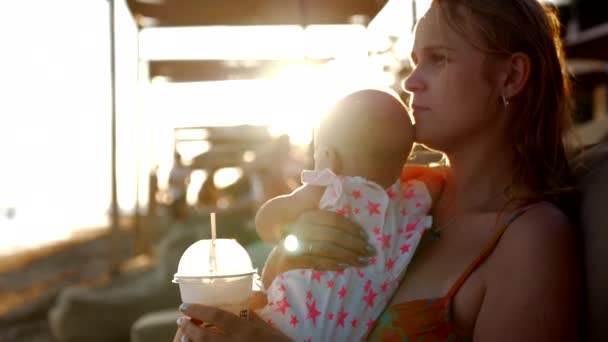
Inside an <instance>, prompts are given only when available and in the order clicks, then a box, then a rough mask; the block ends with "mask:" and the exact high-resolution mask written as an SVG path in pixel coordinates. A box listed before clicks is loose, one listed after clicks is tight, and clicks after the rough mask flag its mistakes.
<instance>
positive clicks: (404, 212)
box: [401, 208, 407, 216]
mask: <svg viewBox="0 0 608 342" xmlns="http://www.w3.org/2000/svg"><path fill="white" fill-rule="evenodd" d="M401 215H402V216H406V215H407V209H405V208H403V209H401Z"/></svg>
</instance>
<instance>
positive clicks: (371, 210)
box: [366, 201, 380, 216]
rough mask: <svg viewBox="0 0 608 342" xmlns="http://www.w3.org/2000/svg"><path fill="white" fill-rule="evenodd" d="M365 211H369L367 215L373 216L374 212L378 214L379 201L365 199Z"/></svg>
mask: <svg viewBox="0 0 608 342" xmlns="http://www.w3.org/2000/svg"><path fill="white" fill-rule="evenodd" d="M366 208H367V211H368V212H369V216H373V215H374V214H376V215H380V203H374V202H372V201H367V207H366Z"/></svg>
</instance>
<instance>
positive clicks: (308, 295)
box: [306, 291, 312, 299]
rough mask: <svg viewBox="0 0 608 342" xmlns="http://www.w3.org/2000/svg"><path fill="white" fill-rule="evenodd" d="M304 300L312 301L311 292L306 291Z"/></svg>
mask: <svg viewBox="0 0 608 342" xmlns="http://www.w3.org/2000/svg"><path fill="white" fill-rule="evenodd" d="M306 298H307V299H312V292H310V291H306Z"/></svg>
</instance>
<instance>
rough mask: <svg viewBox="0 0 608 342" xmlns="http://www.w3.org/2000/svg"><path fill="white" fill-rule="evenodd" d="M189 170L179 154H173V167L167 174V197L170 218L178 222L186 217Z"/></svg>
mask: <svg viewBox="0 0 608 342" xmlns="http://www.w3.org/2000/svg"><path fill="white" fill-rule="evenodd" d="M190 173H191V169H190V167H189V166H187V165H185V164H184V161H183V159H182V156H181V154H180V153H179V152H177V151H176V152H174V154H173V166H172V167H171V171H170V172H169V196H170V201H171V202H170V203H171V204H170V208H171V216H172V217H173V218H174V219H175V220H178V221H181V220H183V219H185V217H186V215H187V210H188V207H187V204H186V193H187V191H188V185H189V184H190Z"/></svg>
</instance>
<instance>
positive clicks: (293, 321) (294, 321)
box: [289, 315, 300, 328]
mask: <svg viewBox="0 0 608 342" xmlns="http://www.w3.org/2000/svg"><path fill="white" fill-rule="evenodd" d="M298 323H300V321H298V317H297V316H296V315H291V321H289V324H291V326H292V327H294V328H295V327H296V326H297V325H298Z"/></svg>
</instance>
